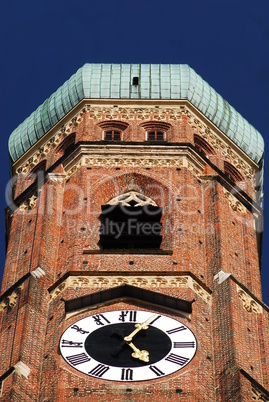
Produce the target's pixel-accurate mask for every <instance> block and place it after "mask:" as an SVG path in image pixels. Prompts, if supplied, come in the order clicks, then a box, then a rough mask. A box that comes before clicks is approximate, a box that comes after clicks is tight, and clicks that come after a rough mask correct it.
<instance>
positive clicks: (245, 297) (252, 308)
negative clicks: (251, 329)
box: [236, 285, 262, 314]
mask: <svg viewBox="0 0 269 402" xmlns="http://www.w3.org/2000/svg"><path fill="white" fill-rule="evenodd" d="M236 286H237V293H238V297H239V299H241V300H242V303H243V307H244V309H245V310H247V312H249V313H256V314H262V306H261V305H260V304H258V303H257V302H256V301H255V300H254V299H253V298H252V297H251V296H250V295H249V294H248V293H247V292H245V291H244V290H243V289H242V288H240V286H238V285H236Z"/></svg>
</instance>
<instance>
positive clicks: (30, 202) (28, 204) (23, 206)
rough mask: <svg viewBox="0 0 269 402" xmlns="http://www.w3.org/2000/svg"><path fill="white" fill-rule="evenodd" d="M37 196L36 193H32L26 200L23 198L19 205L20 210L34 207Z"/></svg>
mask: <svg viewBox="0 0 269 402" xmlns="http://www.w3.org/2000/svg"><path fill="white" fill-rule="evenodd" d="M37 200H38V197H37V196H36V195H32V196H31V197H30V198H28V200H25V201H24V202H23V203H22V204H21V205H20V206H19V210H20V211H28V210H29V209H34V208H35V207H36V204H37Z"/></svg>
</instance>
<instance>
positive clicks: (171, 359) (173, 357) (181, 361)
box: [164, 353, 190, 366]
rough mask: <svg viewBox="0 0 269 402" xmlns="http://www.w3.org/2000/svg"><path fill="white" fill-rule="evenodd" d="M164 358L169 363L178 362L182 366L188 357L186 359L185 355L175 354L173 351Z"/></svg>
mask: <svg viewBox="0 0 269 402" xmlns="http://www.w3.org/2000/svg"><path fill="white" fill-rule="evenodd" d="M164 360H167V361H168V362H170V363H175V364H179V365H180V366H183V365H184V364H186V363H187V362H188V361H189V360H190V359H188V358H187V357H182V356H178V355H175V354H174V353H170V355H169V356H167V357H166V358H165V359H164Z"/></svg>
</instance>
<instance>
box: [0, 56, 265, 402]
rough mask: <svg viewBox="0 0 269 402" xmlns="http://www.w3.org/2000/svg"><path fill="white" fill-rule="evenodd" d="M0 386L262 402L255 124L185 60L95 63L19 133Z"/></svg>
mask: <svg viewBox="0 0 269 402" xmlns="http://www.w3.org/2000/svg"><path fill="white" fill-rule="evenodd" d="M9 153H10V159H11V164H12V175H13V178H14V180H13V197H12V202H11V204H10V206H9V208H8V209H7V212H6V222H7V225H6V227H7V256H6V266H5V271H4V277H3V284H2V293H1V299H0V317H1V318H0V319H1V321H0V323H1V324H0V325H1V344H0V347H1V372H0V374H1V377H0V381H1V382H0V384H1V397H0V401H7V402H8V401H18V402H21V401H23V402H28V401H31V402H32V401H39V402H53V401H60V402H62V401H85V400H89V401H109V400H111V401H133V402H135V401H159V400H160V401H168V400H169V401H170V400H171V401H177V400H179V401H201V402H204V401H208V402H213V401H218V402H220V401H222V402H227V401H231V402H234V401H246V402H250V401H268V400H269V346H268V339H269V315H268V307H267V306H266V305H264V304H263V302H262V295H261V284H260V260H261V232H262V208H261V188H262V164H263V140H262V137H261V135H260V134H259V133H258V132H257V131H256V130H255V129H254V128H253V127H252V126H251V125H250V124H249V123H248V122H247V121H246V120H245V119H243V118H242V116H241V115H240V114H239V113H237V112H236V111H235V110H234V109H233V108H232V107H231V106H230V105H229V104H228V103H227V102H226V101H224V100H223V98H222V97H221V96H220V95H218V94H217V93H216V92H215V91H214V89H213V88H211V87H210V86H209V85H208V84H207V83H206V82H205V81H203V79H202V78H201V77H200V76H198V75H197V74H196V73H195V72H194V71H193V70H192V69H191V68H190V67H188V66H187V65H138V64H133V65H113V64H111V65H110V64H86V65H84V66H83V67H82V68H80V69H79V70H78V71H77V73H76V74H74V75H73V76H72V77H71V78H70V79H69V80H68V81H67V82H66V83H65V84H64V85H63V86H62V87H60V88H59V89H58V90H57V91H56V92H55V93H54V94H53V95H52V96H51V97H50V98H49V99H48V100H46V101H45V102H44V103H43V104H42V105H41V106H40V107H39V108H38V109H37V110H36V111H35V112H33V113H32V114H31V116H30V117H28V118H27V119H26V120H25V121H24V122H23V123H22V124H21V125H20V126H19V127H18V128H17V129H16V130H15V131H14V132H13V133H12V134H11V136H10V140H9Z"/></svg>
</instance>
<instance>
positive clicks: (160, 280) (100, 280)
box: [50, 275, 211, 303]
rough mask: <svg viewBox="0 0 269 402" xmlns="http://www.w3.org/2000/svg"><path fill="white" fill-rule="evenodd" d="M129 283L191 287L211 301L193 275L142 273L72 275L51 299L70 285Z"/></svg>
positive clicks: (149, 286)
mask: <svg viewBox="0 0 269 402" xmlns="http://www.w3.org/2000/svg"><path fill="white" fill-rule="evenodd" d="M123 284H128V285H132V286H137V287H145V288H150V289H156V288H160V289H161V288H190V289H192V290H193V291H194V292H195V293H196V294H197V295H198V296H199V297H201V298H202V299H203V300H204V301H205V302H206V303H210V302H211V295H210V293H208V292H207V291H206V290H205V289H204V288H202V286H201V285H199V284H198V283H197V282H196V281H195V280H194V279H193V278H192V277H191V276H175V275H169V276H149V275H146V276H140V275H128V276H120V275H117V276H115V275H111V276H108V275H105V276H102V275H98V276H95V275H94V276H70V277H69V278H67V279H66V280H65V281H64V282H62V283H61V284H60V285H59V286H57V288H55V289H54V290H53V291H52V292H51V293H50V299H51V300H53V299H55V298H56V297H57V296H58V295H59V294H60V293H62V292H63V291H64V290H65V289H67V288H69V287H79V288H111V287H115V286H120V285H123Z"/></svg>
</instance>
